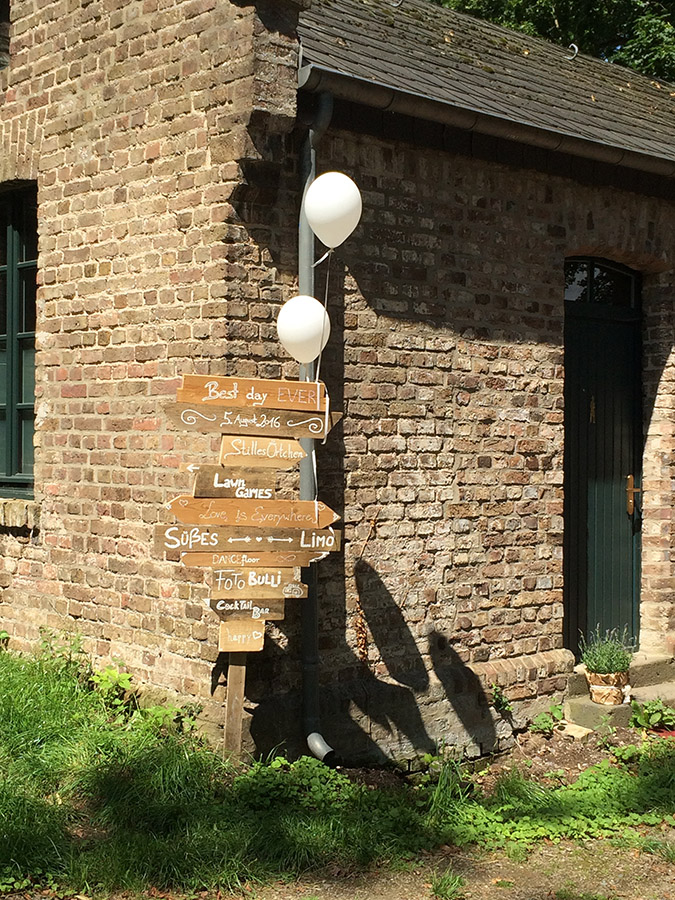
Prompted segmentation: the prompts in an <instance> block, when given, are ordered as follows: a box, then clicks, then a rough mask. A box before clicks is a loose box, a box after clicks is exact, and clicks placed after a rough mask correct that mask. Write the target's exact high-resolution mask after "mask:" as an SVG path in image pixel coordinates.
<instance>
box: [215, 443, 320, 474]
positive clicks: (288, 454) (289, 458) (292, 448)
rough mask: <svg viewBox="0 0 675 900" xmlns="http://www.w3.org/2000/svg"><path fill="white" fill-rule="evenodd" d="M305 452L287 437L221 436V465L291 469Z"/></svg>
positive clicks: (303, 456)
mask: <svg viewBox="0 0 675 900" xmlns="http://www.w3.org/2000/svg"><path fill="white" fill-rule="evenodd" d="M305 456H307V454H306V453H305V451H304V450H303V449H302V447H301V446H300V444H299V443H298V442H297V441H296V440H289V439H287V438H257V437H229V436H226V437H223V440H222V442H221V444H220V460H219V462H220V464H221V466H243V467H246V468H250V467H263V466H264V467H266V468H270V469H291V468H292V467H293V466H295V465H296V464H297V463H299V462H300V460H301V459H304V458H305Z"/></svg>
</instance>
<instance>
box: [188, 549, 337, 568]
mask: <svg viewBox="0 0 675 900" xmlns="http://www.w3.org/2000/svg"><path fill="white" fill-rule="evenodd" d="M327 556H328V553H314V552H313V551H311V550H290V551H289V550H286V551H281V552H276V551H274V550H260V551H256V550H251V552H250V553H246V552H242V553H239V552H237V553H220V552H218V551H216V552H215V553H208V552H206V551H201V552H200V551H199V550H198V551H196V552H195V553H183V555H182V556H181V562H182V563H183V564H184V565H186V566H210V567H211V568H213V569H215V568H218V567H220V566H282V567H283V566H303V567H304V566H311V564H312V563H314V562H321V560H322V559H325V558H326V557H327Z"/></svg>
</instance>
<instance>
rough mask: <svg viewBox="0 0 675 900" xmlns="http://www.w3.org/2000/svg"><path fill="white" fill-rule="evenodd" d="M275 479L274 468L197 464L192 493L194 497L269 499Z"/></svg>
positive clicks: (271, 495) (272, 494)
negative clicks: (239, 467) (227, 467)
mask: <svg viewBox="0 0 675 900" xmlns="http://www.w3.org/2000/svg"><path fill="white" fill-rule="evenodd" d="M276 479H277V473H276V472H275V470H274V469H254V470H249V471H244V470H235V469H226V468H225V467H224V466H199V467H198V468H197V474H196V476H195V486H194V490H193V492H192V493H193V495H194V496H195V497H229V498H233V497H241V498H242V499H247V498H248V499H253V500H271V499H272V498H273V497H274V485H275V483H276Z"/></svg>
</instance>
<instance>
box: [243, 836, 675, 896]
mask: <svg viewBox="0 0 675 900" xmlns="http://www.w3.org/2000/svg"><path fill="white" fill-rule="evenodd" d="M671 837H673V835H671ZM448 867H449V868H451V869H452V871H453V872H456V873H458V874H460V875H461V876H462V877H463V878H464V879H465V886H464V889H463V894H462V896H463V897H465V898H466V900H557V898H558V897H561V896H562V897H565V898H566V900H604V898H607V900H675V870H674V867H673V866H672V865H670V864H668V863H666V862H664V861H663V860H661V859H659V858H657V857H654V856H649V855H646V854H639V853H637V852H636V851H632V850H630V851H629V850H620V849H618V848H616V847H614V846H612V845H611V844H610V843H609V842H607V841H589V842H587V843H585V844H583V845H579V844H573V843H569V842H564V843H562V844H556V845H554V846H546V845H545V846H541V847H539V848H538V849H537V850H535V851H533V852H532V853H531V854H530V855H529V856H528V858H527V860H525V861H524V862H514V861H512V860H510V859H508V858H507V857H506V856H505V855H504V854H503V853H489V854H480V853H470V852H466V851H461V852H460V851H453V850H451V849H448V850H446V851H445V852H441V853H438V854H434V855H433V856H430V857H428V858H427V859H425V860H424V861H423V862H421V863H419V864H418V865H416V866H415V867H414V868H411V870H410V871H407V872H395V873H384V872H380V871H375V872H372V873H370V874H369V875H367V876H363V875H361V876H352V877H350V876H344V875H343V876H340V875H333V876H331V875H328V876H327V877H326V878H324V879H323V880H316V879H308V880H307V881H299V882H295V883H293V884H286V885H281V884H277V885H273V886H270V887H269V888H267V889H265V890H260V891H256V892H255V894H253V895H252V896H255V897H256V898H257V900H427V898H431V897H432V893H431V886H432V879H433V878H434V875H435V874H436V873H442V872H443V871H444V870H445V869H446V868H448Z"/></svg>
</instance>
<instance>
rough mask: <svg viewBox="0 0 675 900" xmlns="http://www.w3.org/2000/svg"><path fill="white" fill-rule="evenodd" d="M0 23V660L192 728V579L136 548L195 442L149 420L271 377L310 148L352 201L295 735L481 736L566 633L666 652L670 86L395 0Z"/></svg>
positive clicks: (201, 668)
mask: <svg viewBox="0 0 675 900" xmlns="http://www.w3.org/2000/svg"><path fill="white" fill-rule="evenodd" d="M10 7H11V8H10V11H9V18H10V19H11V24H10V28H9V34H10V42H9V64H8V65H7V66H6V67H5V68H4V69H2V70H1V71H0V129H1V131H0V133H1V135H2V153H1V154H0V187H1V188H2V194H1V195H0V206H1V211H2V216H3V226H4V230H3V235H4V244H3V247H2V257H0V275H1V276H2V278H3V290H4V298H5V299H4V313H5V315H4V320H5V321H4V322H0V331H1V330H2V327H3V325H4V335H5V336H4V340H3V338H2V337H0V340H3V343H2V345H1V346H0V349H1V350H2V351H3V354H4V358H3V362H4V363H5V371H6V378H5V392H4V394H3V395H2V396H0V402H1V403H2V406H1V407H0V411H1V412H2V414H3V418H2V423H3V432H2V435H3V442H2V444H0V451H1V452H0V467H1V471H0V497H2V498H4V499H0V547H1V548H2V560H1V561H0V585H1V587H2V594H1V595H0V620H1V623H2V626H3V627H4V628H6V629H7V631H8V632H9V633H10V635H11V646H15V647H17V648H20V649H25V648H28V647H29V646H33V645H34V644H35V643H36V641H37V639H38V634H39V628H40V627H41V626H44V627H47V628H51V629H66V630H75V631H78V632H80V633H81V634H82V635H83V636H84V638H85V645H86V647H87V649H88V650H89V651H90V652H91V653H92V654H93V655H94V657H95V658H96V660H97V662H98V663H103V662H105V661H107V660H109V659H110V658H112V657H120V658H122V659H124V660H125V662H126V664H127V665H128V667H129V669H130V670H131V671H132V672H133V673H134V675H135V676H136V677H137V678H138V679H139V680H140V681H141V682H144V683H147V684H149V685H153V686H154V687H157V688H161V689H165V690H168V691H175V692H177V693H178V694H180V695H182V696H186V697H190V698H196V699H198V700H199V701H200V702H201V703H203V704H204V706H205V715H206V717H207V719H209V720H210V721H211V722H213V723H216V724H218V723H220V722H222V718H223V708H222V704H223V699H224V679H225V674H224V673H225V671H226V663H227V660H226V659H224V658H223V655H222V654H220V655H219V654H218V651H217V632H218V622H217V619H216V617H215V615H214V614H213V613H211V612H210V611H209V610H208V609H207V608H205V605H204V600H205V599H206V598H207V596H208V590H207V587H206V583H205V573H204V571H203V570H201V569H196V568H187V567H185V566H183V565H182V564H181V563H180V562H179V561H177V560H172V559H166V558H165V556H164V554H161V553H158V552H157V551H155V550H154V549H153V531H154V528H155V526H156V525H157V524H161V523H169V522H171V521H172V517H171V514H170V512H169V511H168V510H167V509H166V508H165V506H164V504H165V503H166V502H167V500H169V499H171V498H172V497H173V496H175V495H176V494H178V493H182V492H184V491H186V490H189V488H190V478H189V476H188V474H187V473H186V472H185V471H183V470H182V469H181V466H182V465H184V464H185V463H188V462H191V461H195V459H197V460H202V461H203V460H204V459H209V460H213V459H215V455H216V453H217V446H218V441H217V440H216V439H214V438H212V437H208V436H205V435H204V436H200V435H198V436H197V437H195V435H194V434H188V433H186V434H183V433H181V432H180V431H179V430H178V429H176V428H175V427H173V426H171V425H170V423H169V422H168V421H167V418H166V416H165V415H164V414H163V410H162V406H163V403H165V402H166V401H167V400H169V399H171V398H172V397H173V396H174V394H175V390H176V387H177V386H178V384H179V382H180V376H181V375H183V374H191V373H197V374H227V375H238V376H240V377H244V376H257V377H272V378H274V377H288V378H295V377H297V374H298V373H297V365H296V364H295V363H293V362H292V361H289V359H288V357H287V356H286V355H285V353H284V351H283V350H282V348H281V347H280V345H279V343H278V340H277V337H276V330H275V318H276V314H277V312H278V309H279V306H280V304H281V303H282V301H284V300H285V299H287V298H288V297H290V296H292V295H293V294H294V293H296V292H297V287H298V275H299V263H298V256H297V253H298V248H297V244H298V239H297V221H298V213H299V207H300V198H301V196H302V190H303V187H304V178H305V174H304V173H305V172H306V166H307V164H308V161H309V162H311V161H312V159H314V161H315V164H316V167H317V171H318V172H322V171H328V170H334V169H337V170H340V171H344V172H346V173H347V174H348V175H350V176H351V177H352V178H353V179H354V180H355V181H356V182H357V183H358V185H359V187H360V189H361V192H362V196H363V202H364V214H363V218H362V221H361V223H360V225H359V227H358V229H357V231H356V232H355V233H354V235H353V236H352V237H351V238H350V239H349V241H347V242H346V243H345V244H344V245H343V246H342V247H340V248H339V250H338V251H337V252H336V255H335V257H334V260H333V262H332V269H331V281H330V291H329V295H330V296H329V310H330V315H331V320H332V333H331V339H330V342H329V345H328V347H327V349H326V353H325V355H324V359H323V362H322V378H323V379H324V380H325V381H326V384H327V385H328V388H329V391H330V394H331V400H332V405H333V407H334V408H337V409H340V410H341V411H343V413H344V418H343V421H342V423H341V425H340V427H339V428H338V429H335V431H334V432H333V434H332V435H331V437H330V438H329V440H328V442H327V444H326V446H325V447H324V448H322V450H321V452H320V456H319V486H320V496H321V498H322V499H324V500H325V501H326V502H327V503H329V505H331V506H332V507H333V508H334V509H335V510H337V511H338V512H339V513H340V514H341V515H342V516H343V519H344V529H345V549H344V553H343V554H341V555H339V556H336V557H335V558H332V559H330V560H327V561H325V562H323V563H322V564H321V567H320V571H319V592H318V603H319V638H318V645H319V659H320V662H319V664H318V677H319V687H320V701H321V709H322V719H321V725H320V728H321V730H322V732H323V733H324V735H325V738H326V740H327V741H328V742H329V744H330V745H332V746H333V747H334V748H335V749H336V751H337V752H338V753H339V754H341V755H344V756H345V757H348V758H357V757H367V756H368V757H370V758H373V757H375V756H377V755H378V754H380V755H381V754H385V755H411V754H413V753H415V752H418V751H420V750H424V751H426V750H428V749H430V748H433V747H434V746H436V745H437V743H438V742H439V741H441V740H444V741H445V742H446V743H452V744H458V745H462V746H466V747H467V749H468V751H469V752H478V751H479V749H480V748H481V747H483V748H486V747H488V746H491V745H493V744H494V743H495V741H496V740H497V739H502V738H503V739H504V740H506V739H508V734H509V732H510V728H509V726H508V724H507V723H505V722H504V721H502V720H501V718H500V717H499V716H498V715H497V714H496V713H495V711H494V710H493V709H491V708H490V707H489V704H488V702H487V699H486V698H487V696H488V695H489V687H490V685H491V684H492V683H499V684H500V685H501V686H502V687H503V689H504V691H505V693H506V694H507V696H508V697H509V698H510V700H511V701H512V703H513V705H514V710H515V716H516V721H522V720H523V719H524V718H525V717H527V716H528V715H529V714H530V713H531V711H532V709H533V708H536V707H537V704H539V705H543V706H546V705H548V703H549V702H550V698H551V697H552V696H555V697H559V696H560V695H561V693H562V692H563V691H564V688H565V684H566V679H567V675H568V673H569V672H570V671H571V668H572V665H573V652H572V651H574V650H575V648H576V641H577V635H578V632H579V630H581V631H584V632H587V631H588V630H589V629H590V628H592V627H593V626H594V625H595V624H596V623H598V622H599V623H600V624H601V625H602V626H603V627H615V626H616V627H623V626H626V627H627V628H628V629H629V631H631V632H632V633H633V634H634V635H635V636H636V638H638V639H639V642H640V647H641V650H643V651H644V652H646V653H648V654H652V655H661V656H662V655H671V656H672V650H673V646H672V642H671V636H672V624H673V618H674V616H675V606H674V596H673V584H674V580H673V577H674V574H675V573H674V571H673V545H674V544H675V528H674V525H673V516H672V511H671V505H672V488H673V477H674V473H675V457H674V454H673V422H674V415H673V398H674V396H675V360H674V358H673V337H674V324H673V322H674V319H673V308H672V296H673V279H674V276H673V252H674V251H673V247H674V246H675V206H674V204H673V197H674V191H673V185H674V182H673V177H674V176H675V151H674V150H673V136H674V131H675V129H674V128H673V124H672V122H673V117H672V113H673V103H674V99H675V88H674V87H673V86H671V85H665V84H660V83H657V82H655V81H651V80H650V79H649V78H645V77H644V76H640V75H637V74H636V73H634V72H631V71H629V70H624V69H621V68H619V67H615V66H612V65H609V64H606V63H602V62H600V61H596V60H592V59H590V58H588V57H584V56H583V55H577V56H575V55H574V51H573V50H567V49H563V48H559V47H554V46H551V45H549V44H546V43H544V42H542V41H539V40H535V39H533V38H530V37H526V36H523V35H520V34H516V33H513V32H509V31H507V30H504V29H501V28H498V27H496V26H492V25H488V24H486V23H480V22H477V21H476V20H474V19H471V18H468V17H466V16H461V15H458V14H455V13H451V12H449V11H447V10H442V9H440V8H438V7H435V6H432V5H429V4H428V3H427V2H426V0H403V3H402V4H400V5H399V6H396V5H394V4H392V3H390V2H388V0H359V2H356V0H312V2H311V3H310V2H309V0H303V2H294V0H276V2H271V0H270V2H245V0H236V2H235V0H222V2H218V3H216V2H214V0H166V2H159V0H144V2H141V0H138V2H136V0H131V2H129V0H125V2H121V0H92V2H82V3H79V4H72V3H69V2H67V0H54V2H47V0H33V2H26V3H22V4H11V5H10ZM0 14H3V15H5V18H7V15H6V14H5V13H3V11H2V7H1V6H0ZM0 50H1V48H0ZM573 57H574V58H573ZM298 73H299V79H298ZM298 84H300V88H299V89H298ZM309 131H311V133H312V137H313V154H314V156H313V157H312V153H310V151H309V149H308V145H307V137H308V132H309ZM319 252H320V247H319V245H318V244H317V247H316V256H317V257H318V255H319ZM300 267H302V263H301V264H300ZM305 277H307V276H306V275H305ZM324 277H325V266H324V267H321V266H319V267H317V269H316V284H315V288H316V292H317V293H319V292H320V291H322V290H323V285H324V281H323V279H324ZM35 284H37V291H34V290H33V285H35ZM33 347H34V353H33ZM628 476H633V478H634V482H633V483H634V485H635V486H636V487H639V488H640V489H641V493H639V494H637V495H632V494H628V493H627V491H626V488H627V486H629V483H628V482H627V478H628ZM285 486H286V487H288V488H290V489H294V488H295V485H294V483H293V482H292V479H291V480H289V481H288V483H287V484H286V485H285ZM632 496H635V497H636V503H635V509H634V510H633V511H632V512H629V509H630V507H629V505H628V501H629V499H630V498H631V497H632ZM302 608H303V607H302V605H301V604H298V605H297V606H295V607H293V608H292V609H291V610H290V612H289V613H288V614H287V617H286V619H285V620H284V621H283V622H279V623H270V624H269V625H268V626H267V637H266V643H265V649H264V651H263V652H262V653H260V654H257V655H256V656H255V658H253V657H251V658H250V664H249V674H248V688H247V704H246V708H247V711H248V712H247V720H249V719H250V722H249V724H250V731H251V735H252V742H253V744H254V745H255V746H257V748H259V749H265V748H268V747H270V746H273V745H276V744H278V743H279V742H280V741H286V742H287V743H288V744H289V745H290V747H291V748H292V749H296V750H297V749H299V748H301V747H302V745H303V723H302V715H301V712H300V706H301V683H302V672H303V654H304V657H305V662H304V671H305V675H306V676H308V674H309V675H312V674H313V673H314V670H315V669H316V666H315V663H316V660H315V659H314V658H313V651H312V649H311V647H310V648H309V649H308V647H307V646H306V641H305V638H306V635H305V638H302V637H301V635H302ZM303 648H304V649H303ZM308 658H309V663H308ZM310 693H311V688H310ZM305 730H306V729H305Z"/></svg>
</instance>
